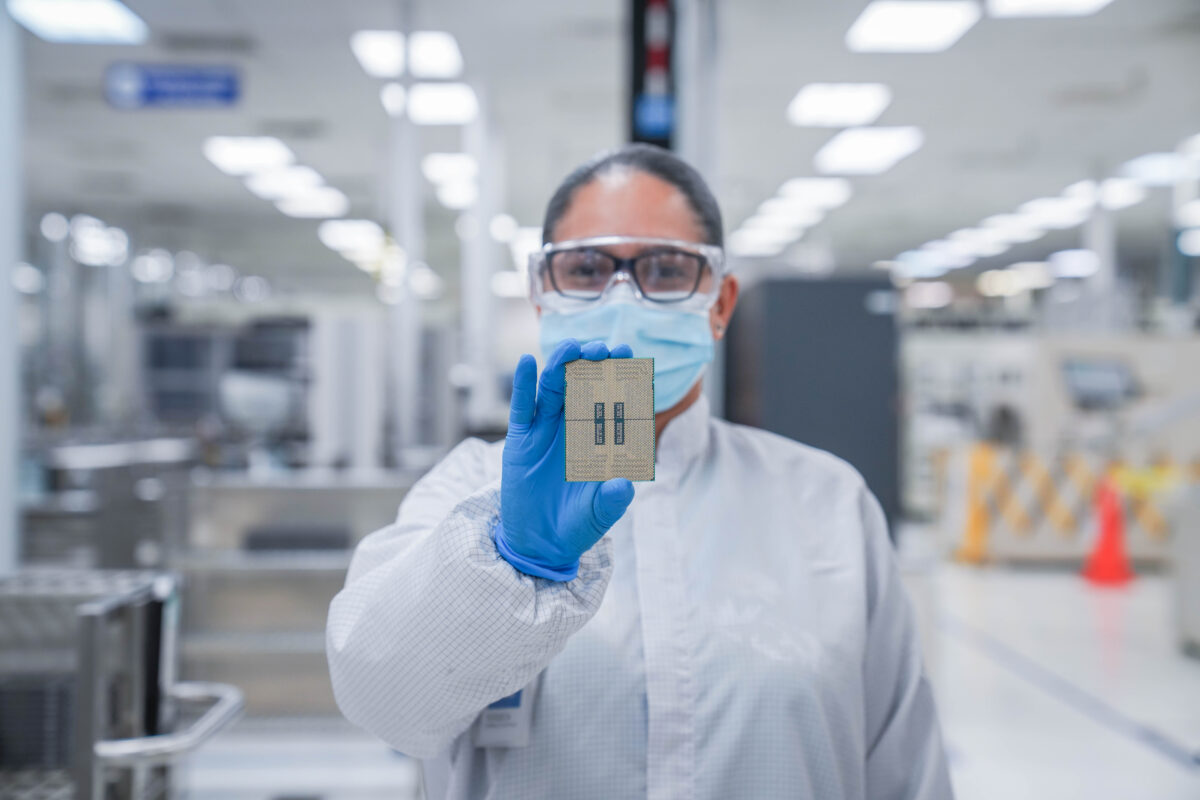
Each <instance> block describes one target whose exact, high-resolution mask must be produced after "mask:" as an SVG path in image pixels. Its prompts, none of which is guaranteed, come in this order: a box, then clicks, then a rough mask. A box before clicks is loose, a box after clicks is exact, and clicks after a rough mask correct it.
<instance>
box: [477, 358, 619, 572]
mask: <svg viewBox="0 0 1200 800" xmlns="http://www.w3.org/2000/svg"><path fill="white" fill-rule="evenodd" d="M632 355H633V353H632V351H631V350H630V349H629V346H628V345H618V346H616V347H614V348H613V349H612V352H611V353H610V352H609V350H608V345H606V344H605V343H604V342H588V343H587V344H585V345H583V346H582V347H580V345H579V342H578V341H576V340H575V339H565V340H564V341H563V342H562V343H560V344H559V345H558V347H557V348H555V350H554V352H553V353H552V354H551V355H550V360H549V363H548V364H546V368H545V369H544V370H543V371H542V377H541V380H537V362H536V361H534V358H533V356H531V355H524V356H521V360H520V361H519V362H518V363H517V371H516V374H515V375H514V376H513V394H512V410H511V411H510V413H509V419H508V437H507V438H506V439H505V440H504V459H503V470H502V472H501V476H500V524H499V525H498V526H497V528H496V549H497V550H498V551H499V552H500V555H501V556H502V557H503V558H504V560H506V561H507V562H508V563H510V564H512V565H513V566H514V567H516V568H517V569H518V570H520V571H521V572H524V573H526V574H527V575H536V576H538V577H541V578H549V579H550V580H552V581H569V580H571V579H572V578H574V577H575V574H576V573H577V572H578V571H579V557H580V556H581V555H583V554H584V553H586V552H587V551H588V550H590V549H591V547H592V545H594V544H595V543H596V542H598V541H600V537H602V536H603V535H604V534H605V533H606V532H607V531H608V529H609V528H611V527H612V526H613V524H614V523H616V521H617V520H619V519H620V518H621V515H622V514H624V513H625V509H626V508H628V507H629V504H630V503H631V502H633V484H632V483H631V482H630V481H629V480H628V479H626V478H613V479H612V480H608V481H604V482H603V483H601V482H598V481H589V482H585V483H567V480H566V467H567V464H566V450H565V448H566V424H565V423H564V421H563V391H564V389H565V387H566V371H565V370H564V368H563V365H565V364H566V363H567V362H568V361H574V360H576V359H578V358H586V359H589V360H591V361H599V360H601V359H604V358H609V357H612V358H629V357H630V356H632ZM535 383H536V385H537V398H536V400H535V399H534V385H535Z"/></svg>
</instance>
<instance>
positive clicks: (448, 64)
mask: <svg viewBox="0 0 1200 800" xmlns="http://www.w3.org/2000/svg"><path fill="white" fill-rule="evenodd" d="M408 47H409V53H408V68H409V71H410V72H412V74H413V76H414V77H417V78H457V77H458V76H459V75H461V74H462V69H463V58H462V52H461V51H460V50H459V49H458V42H457V41H456V40H455V39H454V37H453V36H451V35H450V34H448V33H446V32H445V31H417V32H416V33H414V34H413V35H412V36H411V37H409V40H408Z"/></svg>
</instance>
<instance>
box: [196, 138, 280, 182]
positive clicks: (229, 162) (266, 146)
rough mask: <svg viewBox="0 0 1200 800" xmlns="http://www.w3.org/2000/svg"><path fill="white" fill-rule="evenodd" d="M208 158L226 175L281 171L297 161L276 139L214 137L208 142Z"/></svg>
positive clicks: (206, 141) (206, 144)
mask: <svg viewBox="0 0 1200 800" xmlns="http://www.w3.org/2000/svg"><path fill="white" fill-rule="evenodd" d="M204 157H205V158H207V159H208V160H209V161H211V162H212V163H213V166H215V167H216V168H217V169H219V170H221V171H222V172H224V173H225V174H226V175H248V174H250V173H252V172H261V171H263V170H269V169H279V168H280V167H286V166H287V165H288V164H291V163H292V161H293V160H294V159H295V156H293V155H292V151H291V150H289V149H288V146H287V145H286V144H284V143H283V142H281V141H279V140H278V139H276V138H274V137H273V136H210V137H208V138H207V139H205V140H204Z"/></svg>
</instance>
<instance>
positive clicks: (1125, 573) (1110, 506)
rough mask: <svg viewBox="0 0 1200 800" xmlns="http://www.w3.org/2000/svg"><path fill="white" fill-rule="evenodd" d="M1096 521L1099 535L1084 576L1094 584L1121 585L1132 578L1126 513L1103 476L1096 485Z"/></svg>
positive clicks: (1115, 493) (1114, 491)
mask: <svg viewBox="0 0 1200 800" xmlns="http://www.w3.org/2000/svg"><path fill="white" fill-rule="evenodd" d="M1095 502H1096V523H1097V524H1098V525H1099V526H1100V535H1099V536H1098V537H1097V538H1096V549H1095V550H1093V551H1092V555H1091V556H1090V557H1089V558H1088V560H1087V564H1086V565H1085V566H1084V568H1083V577H1085V578H1087V580H1088V581H1089V582H1090V583H1093V584H1095V585H1097V586H1120V585H1122V584H1125V583H1128V582H1129V581H1131V580H1133V577H1134V573H1133V570H1132V569H1130V568H1129V557H1128V556H1127V555H1126V553H1125V516H1124V511H1123V510H1122V508H1121V498H1120V497H1119V496H1118V495H1117V490H1116V489H1114V488H1113V485H1112V482H1111V481H1108V480H1104V481H1101V482H1100V485H1099V487H1097V489H1096V499H1095Z"/></svg>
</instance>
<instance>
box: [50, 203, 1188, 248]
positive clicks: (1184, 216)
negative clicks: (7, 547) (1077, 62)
mask: <svg viewBox="0 0 1200 800" xmlns="http://www.w3.org/2000/svg"><path fill="white" fill-rule="evenodd" d="M1175 224H1176V225H1177V226H1178V227H1180V228H1200V200H1189V201H1188V202H1186V203H1184V204H1183V205H1181V206H1180V207H1179V208H1177V209H1175ZM45 230H46V229H45V227H43V228H42V231H43V232H45ZM46 238H47V239H48V238H50V237H48V236H47V237H46Z"/></svg>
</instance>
